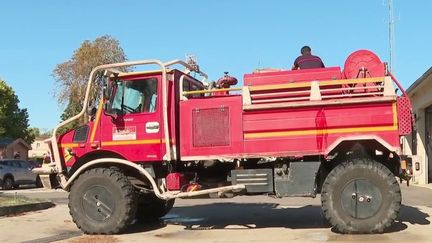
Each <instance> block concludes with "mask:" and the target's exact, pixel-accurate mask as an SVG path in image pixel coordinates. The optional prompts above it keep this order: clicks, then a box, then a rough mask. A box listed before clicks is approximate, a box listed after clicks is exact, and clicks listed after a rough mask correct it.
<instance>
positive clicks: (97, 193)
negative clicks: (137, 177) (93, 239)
mask: <svg viewBox="0 0 432 243" xmlns="http://www.w3.org/2000/svg"><path fill="white" fill-rule="evenodd" d="M136 208H137V201H136V193H135V189H134V187H133V185H132V184H131V182H130V181H129V180H128V179H127V177H126V176H125V175H124V174H123V173H121V172H120V171H119V170H114V169H111V168H94V169H90V170H88V171H86V172H84V173H83V174H82V175H80V176H79V177H78V178H77V179H76V181H75V182H74V183H73V185H72V187H71V191H70V193H69V212H70V215H71V216H72V219H73V221H74V222H75V224H76V225H77V226H78V228H79V229H81V230H82V231H83V232H84V233H86V234H118V233H121V232H123V231H124V230H125V229H126V228H127V227H128V226H129V225H130V224H131V223H132V221H133V220H134V218H135V213H136Z"/></svg>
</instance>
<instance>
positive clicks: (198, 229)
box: [0, 186, 432, 243]
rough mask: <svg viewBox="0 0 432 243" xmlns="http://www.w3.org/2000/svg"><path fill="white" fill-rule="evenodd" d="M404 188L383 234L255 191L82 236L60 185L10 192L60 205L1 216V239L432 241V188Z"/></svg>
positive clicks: (193, 202) (315, 204)
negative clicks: (350, 229)
mask: <svg viewBox="0 0 432 243" xmlns="http://www.w3.org/2000/svg"><path fill="white" fill-rule="evenodd" d="M402 190H403V204H404V206H403V207H402V209H401V212H400V215H399V218H398V220H397V222H396V223H395V224H394V225H393V226H392V227H391V228H390V229H389V230H388V232H386V233H384V234H380V235H341V234H338V233H334V232H333V231H332V229H331V228H330V227H329V226H328V225H327V224H326V223H325V222H324V221H323V219H322V215H321V208H320V201H319V198H315V199H311V198H284V199H274V198H269V197H265V196H255V197H236V198H232V199H188V200H181V199H179V200H177V201H176V204H175V207H174V208H173V210H172V211H171V212H170V214H168V215H167V216H166V217H164V218H163V220H161V221H160V222H159V223H156V224H153V225H144V224H135V225H134V226H133V227H131V229H130V230H129V231H128V232H126V233H125V234H123V235H116V236H83V235H81V232H80V231H78V230H77V228H76V226H75V225H74V224H73V222H71V219H70V216H69V214H68V209H67V204H66V203H67V193H65V192H63V191H61V190H56V191H52V190H51V191H44V190H41V189H25V190H17V191H8V192H6V193H8V194H14V193H17V194H21V195H26V196H29V197H37V198H47V199H53V200H54V202H56V203H57V206H56V207H54V208H52V209H48V210H44V211H39V212H32V213H27V214H24V215H19V216H15V217H6V218H0V229H1V234H0V242H22V241H30V242H53V241H56V240H58V241H62V242H75V243H76V242H92V243H97V242H218V243H219V242H359V241H370V242H394V241H398V242H432V225H431V222H430V221H431V219H432V217H431V215H432V189H430V188H422V187H417V186H411V187H409V188H407V187H406V186H402ZM2 193H5V192H2ZM298 205H302V206H298Z"/></svg>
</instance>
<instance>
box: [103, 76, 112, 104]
mask: <svg viewBox="0 0 432 243" xmlns="http://www.w3.org/2000/svg"><path fill="white" fill-rule="evenodd" d="M103 97H104V99H105V100H110V98H111V82H110V80H109V77H105V78H104V86H103Z"/></svg>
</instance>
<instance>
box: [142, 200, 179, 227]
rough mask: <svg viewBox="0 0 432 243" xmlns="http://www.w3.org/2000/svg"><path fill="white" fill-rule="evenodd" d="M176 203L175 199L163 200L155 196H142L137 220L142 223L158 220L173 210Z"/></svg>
mask: <svg viewBox="0 0 432 243" xmlns="http://www.w3.org/2000/svg"><path fill="white" fill-rule="evenodd" d="M174 202H175V199H169V200H162V199H160V198H158V197H156V196H155V195H154V194H140V200H139V203H138V208H137V212H136V219H137V220H139V221H142V222H148V221H154V220H157V219H159V218H160V217H163V216H165V215H166V214H167V213H168V212H169V211H170V210H171V209H172V207H173V206H174Z"/></svg>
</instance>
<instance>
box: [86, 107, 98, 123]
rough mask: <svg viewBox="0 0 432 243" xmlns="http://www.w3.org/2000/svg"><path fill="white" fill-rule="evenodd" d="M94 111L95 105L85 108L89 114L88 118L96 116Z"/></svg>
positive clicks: (91, 118) (95, 110)
mask: <svg viewBox="0 0 432 243" xmlns="http://www.w3.org/2000/svg"><path fill="white" fill-rule="evenodd" d="M89 108H90V107H89ZM96 112H97V109H96V107H92V108H91V109H87V114H88V115H89V116H90V120H94V118H95V117H96Z"/></svg>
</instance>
